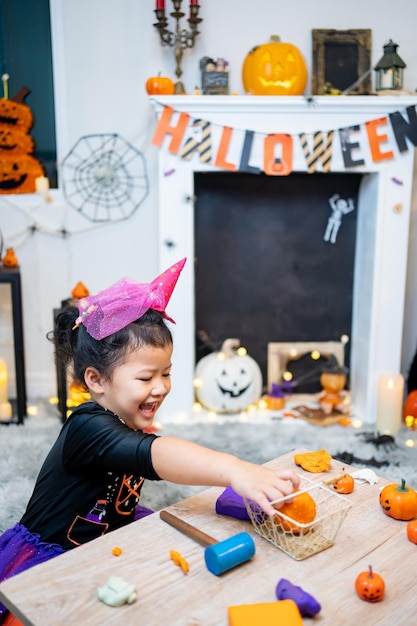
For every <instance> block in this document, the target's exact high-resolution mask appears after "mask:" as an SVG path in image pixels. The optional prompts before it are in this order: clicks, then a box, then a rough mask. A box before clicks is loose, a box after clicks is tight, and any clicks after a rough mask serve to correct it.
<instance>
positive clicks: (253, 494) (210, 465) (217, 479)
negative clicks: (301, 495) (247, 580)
mask: <svg viewBox="0 0 417 626" xmlns="http://www.w3.org/2000/svg"><path fill="white" fill-rule="evenodd" d="M151 453H152V463H153V466H154V469H155V471H156V472H157V474H158V476H160V478H162V479H164V480H168V481H170V482H172V483H177V484H181V485H205V486H213V487H214V486H217V487H228V486H230V487H232V488H233V489H234V490H235V491H236V492H237V493H239V494H240V495H241V496H243V497H245V498H250V499H251V500H254V501H255V502H257V503H258V504H259V506H261V507H262V509H263V510H264V511H265V513H267V514H268V515H274V512H275V509H274V507H273V506H272V505H271V504H270V502H271V501H272V500H277V499H278V498H282V497H284V496H288V495H289V494H291V493H292V492H293V491H294V490H295V489H297V488H298V486H299V477H298V475H297V474H296V473H295V472H294V471H293V470H290V469H281V470H272V469H270V468H267V467H264V466H262V465H255V464H254V463H249V462H248V461H242V460H241V459H239V458H237V457H236V456H233V455H232V454H227V453H224V452H217V451H216V450H211V449H210V448H205V447H204V446H200V445H198V444H195V443H192V442H190V441H186V440H184V439H178V438H176V437H168V436H166V437H158V438H157V439H155V440H154V442H153V443H152V448H151Z"/></svg>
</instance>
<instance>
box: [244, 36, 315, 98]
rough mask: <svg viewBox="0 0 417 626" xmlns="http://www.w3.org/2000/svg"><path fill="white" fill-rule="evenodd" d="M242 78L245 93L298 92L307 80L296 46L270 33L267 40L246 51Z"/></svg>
mask: <svg viewBox="0 0 417 626" xmlns="http://www.w3.org/2000/svg"><path fill="white" fill-rule="evenodd" d="M242 81H243V86H244V88H245V91H246V93H250V94H253V95H255V96H299V95H302V93H303V92H304V89H305V86H306V83H307V65H306V62H305V60H304V57H303V55H302V54H301V52H300V50H299V49H298V48H297V46H295V45H294V44H292V43H282V42H281V41H280V38H279V37H278V36H277V35H272V37H271V41H270V42H269V43H266V44H263V45H261V46H255V48H253V49H252V50H251V51H250V52H249V53H248V54H247V56H246V58H245V60H244V62H243V68H242Z"/></svg>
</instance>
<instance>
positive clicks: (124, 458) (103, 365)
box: [0, 259, 298, 623]
mask: <svg viewBox="0 0 417 626" xmlns="http://www.w3.org/2000/svg"><path fill="white" fill-rule="evenodd" d="M184 263H185V259H183V260H182V261H180V262H178V263H177V264H175V265H173V266H172V267H171V268H169V269H168V270H167V271H166V272H164V273H163V274H161V276H159V277H158V278H156V279H155V280H154V281H152V283H150V284H138V283H136V282H134V281H132V280H129V279H122V280H121V281H119V282H118V283H116V284H114V285H112V286H111V287H109V288H108V289H106V290H104V291H102V292H100V293H99V294H97V295H96V296H88V297H86V298H83V299H82V300H80V301H79V302H78V309H77V308H76V307H69V308H67V310H65V311H64V312H62V313H61V314H60V315H59V316H58V319H57V323H56V328H55V331H54V333H53V334H52V336H51V337H50V338H51V339H53V340H54V343H55V346H56V356H57V358H59V359H64V362H65V363H67V364H70V365H71V367H72V372H73V377H74V379H75V380H77V381H79V382H81V383H82V384H84V385H85V387H86V389H88V391H89V393H90V395H91V401H89V402H85V403H84V404H82V405H80V406H78V407H77V408H76V409H75V410H74V411H73V412H72V414H71V416H70V417H69V418H68V419H67V420H66V422H65V424H64V425H63V427H62V430H61V432H60V435H59V436H58V439H57V441H56V442H55V444H54V446H53V447H52V449H51V451H50V453H49V454H48V456H47V458H46V460H45V462H44V465H43V467H42V468H41V471H40V473H39V476H38V479H37V482H36V485H35V488H34V491H33V494H32V496H31V498H30V501H29V504H28V506H27V509H26V512H25V513H24V515H23V517H22V519H21V520H20V523H19V524H16V525H15V527H14V528H12V529H9V530H8V531H6V532H5V533H4V534H3V535H2V536H1V537H0V581H1V580H4V579H6V578H8V577H10V576H12V575H15V574H17V573H19V572H21V571H23V570H24V569H27V568H29V567H32V566H33V565H36V564H37V563H40V562H42V561H45V560H47V559H50V558H52V557H54V556H56V555H58V554H60V553H62V552H63V551H65V550H70V549H72V548H74V547H76V546H79V545H80V544H83V543H85V542H87V541H91V540H92V539H94V538H96V537H99V536H100V535H103V534H104V533H107V532H110V531H112V530H114V529H116V528H119V527H120V526H123V525H125V524H127V523H129V522H131V521H132V520H133V519H134V517H135V507H136V505H137V503H138V501H139V496H140V489H141V486H142V483H143V481H144V480H145V479H149V480H169V481H171V482H174V483H179V484H186V485H207V486H220V487H226V486H229V485H230V486H231V487H232V488H233V489H234V490H235V491H237V492H238V493H239V494H240V495H241V496H244V497H247V498H250V499H252V500H255V501H256V502H258V504H259V505H260V506H261V507H262V509H263V510H264V511H265V512H266V513H268V514H272V515H273V514H274V510H275V509H274V508H273V506H272V505H271V504H270V501H272V500H276V499H278V498H281V497H283V496H285V495H289V494H290V493H292V492H293V490H294V489H297V487H298V477H297V475H296V474H295V473H294V472H293V471H291V470H280V471H273V470H271V469H268V468H266V467H263V466H258V465H254V464H252V463H249V462H247V461H243V460H240V459H238V458H237V457H235V456H232V455H230V454H225V453H221V452H216V451H214V450H210V449H208V448H205V447H202V446H200V445H197V444H194V443H191V442H188V441H184V440H182V439H178V438H175V437H168V436H157V435H155V434H150V433H146V431H147V430H149V429H150V427H151V426H152V423H153V420H154V417H155V414H156V412H157V410H158V408H159V407H160V406H161V404H162V402H163V401H164V400H165V398H166V396H167V395H168V393H169V392H170V389H171V380H170V374H171V356H172V350H173V346H172V336H171V332H170V330H169V328H168V326H167V325H166V323H165V320H169V321H171V322H172V321H173V320H171V318H169V317H168V315H167V314H166V313H165V308H166V305H167V303H168V301H169V299H170V297H171V294H172V291H173V289H174V287H175V284H176V282H177V279H178V276H179V274H180V272H181V270H182V268H183V266H184ZM138 532H140V527H138ZM5 613H6V609H5V607H1V606H0V623H1V620H2V618H1V615H2V614H3V615H4V614H5Z"/></svg>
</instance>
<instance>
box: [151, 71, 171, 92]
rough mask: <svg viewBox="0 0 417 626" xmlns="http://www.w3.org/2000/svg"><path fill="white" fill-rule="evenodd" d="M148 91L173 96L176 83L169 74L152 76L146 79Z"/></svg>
mask: <svg viewBox="0 0 417 626" xmlns="http://www.w3.org/2000/svg"><path fill="white" fill-rule="evenodd" d="M146 91H147V92H148V94H150V95H166V96H171V95H172V94H173V93H174V91H175V85H174V83H173V81H172V80H171V79H170V78H168V76H161V74H160V73H159V74H158V76H151V77H150V78H148V80H147V81H146Z"/></svg>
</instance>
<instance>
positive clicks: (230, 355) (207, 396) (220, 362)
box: [194, 339, 262, 413]
mask: <svg viewBox="0 0 417 626" xmlns="http://www.w3.org/2000/svg"><path fill="white" fill-rule="evenodd" d="M194 386H195V393H196V398H197V400H198V401H199V402H200V403H201V404H202V405H203V407H205V408H206V409H209V410H210V411H217V412H218V413H237V412H239V411H244V410H245V409H247V408H248V406H249V405H251V404H253V403H254V402H257V401H258V400H259V398H260V396H261V393H262V372H261V369H260V367H259V365H258V364H257V363H256V361H255V360H254V359H252V357H250V356H249V355H248V353H247V350H246V348H243V347H242V346H241V345H240V340H239V339H226V340H225V341H224V342H223V345H222V347H221V350H220V352H212V353H211V354H208V355H207V356H204V357H203V358H202V359H200V361H198V363H197V365H196V368H195V378H194Z"/></svg>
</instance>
